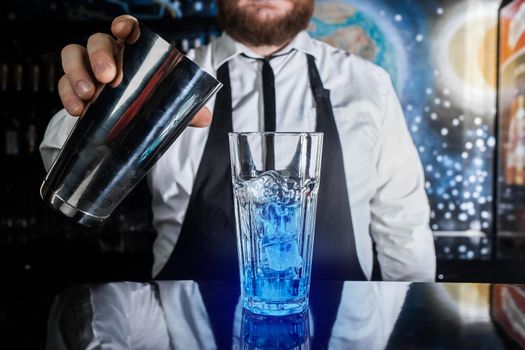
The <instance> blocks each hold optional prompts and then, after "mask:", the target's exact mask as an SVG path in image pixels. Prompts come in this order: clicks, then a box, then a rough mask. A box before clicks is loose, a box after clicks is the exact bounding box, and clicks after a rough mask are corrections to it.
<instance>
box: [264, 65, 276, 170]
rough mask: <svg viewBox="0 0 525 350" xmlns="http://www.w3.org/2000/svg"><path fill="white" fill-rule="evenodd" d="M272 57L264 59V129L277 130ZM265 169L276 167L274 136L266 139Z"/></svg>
mask: <svg viewBox="0 0 525 350" xmlns="http://www.w3.org/2000/svg"><path fill="white" fill-rule="evenodd" d="M270 59H272V57H267V58H265V59H264V60H262V61H263V66H262V81H263V84H262V85H263V102H264V131H275V114H276V112H275V77H274V75H273V70H272V66H271V65H270ZM265 146H266V147H265V148H266V157H265V160H266V161H265V169H274V167H275V154H274V153H275V150H274V142H273V138H272V137H271V136H270V137H268V138H267V139H266V145H265Z"/></svg>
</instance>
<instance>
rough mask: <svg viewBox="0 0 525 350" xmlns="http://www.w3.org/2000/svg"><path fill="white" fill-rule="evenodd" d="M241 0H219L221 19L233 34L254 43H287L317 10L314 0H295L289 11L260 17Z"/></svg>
mask: <svg viewBox="0 0 525 350" xmlns="http://www.w3.org/2000/svg"><path fill="white" fill-rule="evenodd" d="M238 1H239V0H218V13H217V19H218V23H219V26H220V27H221V28H222V30H224V31H225V32H226V33H228V34H229V35H230V36H231V37H232V38H234V39H235V40H237V41H239V42H241V43H243V44H247V45H252V46H274V45H275V46H280V45H284V44H287V43H288V42H290V41H291V40H292V39H293V38H294V37H295V36H296V35H297V34H298V33H299V32H300V31H302V30H304V29H306V27H307V26H308V23H309V22H310V18H311V17H312V14H313V11H314V5H313V0H293V5H294V8H293V9H292V11H289V13H287V14H286V15H283V16H280V17H277V18H267V19H263V20H261V19H259V18H258V17H257V16H254V15H253V13H250V11H249V10H248V11H247V10H246V9H243V8H240V7H239V6H238Z"/></svg>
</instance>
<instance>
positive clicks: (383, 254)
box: [371, 78, 436, 281]
mask: <svg viewBox="0 0 525 350" xmlns="http://www.w3.org/2000/svg"><path fill="white" fill-rule="evenodd" d="M384 81H386V83H383V85H384V90H383V91H384V96H383V100H384V104H383V106H384V109H383V118H382V119H381V123H382V125H380V126H379V128H380V131H379V139H378V140H379V148H378V156H377V163H376V167H377V174H378V179H379V182H378V187H377V191H376V193H375V195H374V197H373V198H372V201H371V215H372V221H371V234H372V237H373V239H374V241H375V244H376V249H377V254H378V260H379V263H380V266H381V272H382V277H383V279H384V280H398V281H433V280H434V279H435V273H436V256H435V249H434V240H433V235H432V232H431V230H430V227H429V218H430V207H429V204H428V198H427V196H426V192H425V180H424V174H423V168H422V165H421V161H420V159H419V155H418V153H417V150H416V147H415V145H414V143H413V141H412V138H411V136H410V134H409V132H408V129H407V125H406V122H405V119H404V116H403V111H402V109H401V106H400V104H399V100H398V98H397V95H396V93H395V91H394V88H393V86H392V84H391V82H390V79H389V78H386V79H385V80H384Z"/></svg>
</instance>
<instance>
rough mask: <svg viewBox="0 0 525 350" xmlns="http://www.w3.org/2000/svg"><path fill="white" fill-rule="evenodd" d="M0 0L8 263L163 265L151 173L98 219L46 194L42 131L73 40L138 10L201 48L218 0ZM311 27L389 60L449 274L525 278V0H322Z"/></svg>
mask: <svg viewBox="0 0 525 350" xmlns="http://www.w3.org/2000/svg"><path fill="white" fill-rule="evenodd" d="M0 6H1V7H2V11H0V42H1V43H2V45H1V46H0V101H1V106H0V125H1V126H0V157H1V162H2V164H3V166H2V169H3V170H2V172H1V176H2V179H1V181H0V198H1V208H2V210H1V212H0V272H1V273H2V275H3V276H6V277H7V279H16V280H29V281H34V280H42V281H55V282H56V286H57V287H56V288H57V289H60V288H62V287H63V286H64V285H67V284H71V283H76V282H85V281H106V280H144V279H148V278H150V276H151V272H150V268H151V263H152V255H151V251H152V248H151V246H152V243H153V240H154V238H155V231H154V230H153V228H152V227H151V224H150V222H151V212H150V208H149V202H150V198H149V193H148V189H147V186H146V184H145V183H142V184H140V185H139V187H138V188H136V189H135V190H134V191H133V192H132V194H131V195H130V196H129V197H128V198H127V199H126V200H125V201H124V202H123V203H122V204H121V206H120V207H119V208H118V210H117V211H116V212H115V213H114V214H113V215H112V217H111V220H109V221H108V222H107V223H106V224H105V225H104V226H102V227H99V228H95V229H93V228H85V227H82V226H78V225H75V224H73V223H71V222H69V221H67V220H66V219H64V218H62V217H61V216H60V215H58V214H57V213H55V212H53V211H51V210H49V209H48V208H46V206H45V204H44V202H43V201H42V200H41V199H40V196H39V187H40V184H41V182H42V180H43V178H44V176H45V172H44V168H43V165H42V161H41V159H40V155H39V152H38V145H39V143H40V141H41V139H42V137H43V133H44V130H45V127H46V125H47V123H48V121H49V119H50V118H51V116H52V115H53V114H54V113H55V112H56V111H58V110H59V109H60V101H59V98H58V94H57V91H56V86H57V81H58V78H59V77H60V76H61V74H62V72H61V70H62V68H61V66H60V61H59V56H60V50H61V48H62V47H63V46H65V45H66V44H68V43H78V44H82V45H84V44H85V43H86V41H87V38H88V36H89V34H90V33H94V32H97V31H102V32H108V31H109V27H110V23H111V19H112V18H113V17H115V16H117V15H120V14H124V13H127V14H131V15H133V16H135V17H137V18H139V19H140V20H141V21H143V22H144V23H146V25H148V26H149V27H151V28H152V29H153V30H155V31H156V32H158V33H159V34H161V35H162V36H163V37H165V38H166V39H168V40H169V41H172V42H173V43H175V45H176V46H177V47H178V48H179V49H180V50H182V51H188V50H189V49H191V48H192V47H197V46H200V45H204V44H206V43H208V42H209V41H210V40H213V38H215V37H217V36H219V35H220V30H219V28H218V27H217V24H216V19H215V16H216V11H217V8H216V2H215V1H214V0H180V1H177V0H175V1H173V0H84V1H81V0H69V1H60V2H59V1H43V0H26V1H11V0H8V1H3V2H2V5H0ZM308 31H309V32H310V34H311V35H312V36H313V37H315V38H318V39H320V40H323V41H325V42H327V43H329V44H331V45H334V46H337V47H340V48H342V49H344V50H347V51H349V52H352V53H353V54H356V55H360V56H362V57H365V58H366V59H369V60H371V61H373V62H375V63H377V64H378V65H380V66H382V67H383V68H385V69H386V70H387V71H388V72H389V73H390V75H391V77H392V80H393V82H394V85H395V87H396V90H397V93H398V95H399V98H400V100H401V103H402V107H403V109H404V112H405V116H406V121H407V123H408V127H409V129H410V132H411V133H412V136H413V138H414V142H415V144H416V146H417V149H418V151H419V154H420V156H421V159H422V161H423V165H424V169H425V176H426V189H427V193H428V196H429V199H430V203H431V207H432V218H431V223H430V224H431V228H432V230H433V232H434V237H435V244H436V250H437V254H438V274H437V276H436V278H437V279H438V280H439V281H475V282H522V283H523V282H525V268H523V267H521V265H523V262H522V260H524V259H525V175H524V173H525V107H524V103H523V99H524V97H525V0H514V1H503V2H502V1H497V0H426V1H410V0H398V1H388V0H366V1H364V0H361V1H359V0H337V1H336V0H317V1H316V10H315V15H314V18H313V20H312V22H311V23H310V26H309V28H308ZM0 316H1V315H0Z"/></svg>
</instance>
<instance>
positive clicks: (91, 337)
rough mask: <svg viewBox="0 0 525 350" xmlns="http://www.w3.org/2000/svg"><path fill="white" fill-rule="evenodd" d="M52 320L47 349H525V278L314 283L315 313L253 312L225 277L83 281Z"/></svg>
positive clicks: (59, 303)
mask: <svg viewBox="0 0 525 350" xmlns="http://www.w3.org/2000/svg"><path fill="white" fill-rule="evenodd" d="M34 293H38V288H37V287H36V286H35V290H34ZM35 295H36V294H35ZM4 302H6V300H5V299H4ZM7 302H9V301H7ZM25 311H26V312H27V311H29V310H25ZM1 317H2V315H0V318H1ZM4 317H6V316H5V315H4ZM9 317H10V316H9V314H8V315H7V318H8V319H7V320H5V321H6V322H5V323H4V325H9V324H10V323H11V326H12V322H10V320H9ZM24 317H27V318H29V317H31V315H30V314H29V313H28V314H27V315H21V316H20V315H19V319H20V318H22V319H23V318H24ZM46 322H47V330H46V329H45V328H46V327H45V326H44V327H43V328H44V329H42V330H37V331H36V333H38V332H45V337H44V338H47V346H48V348H49V349H86V348H89V349H325V348H329V349H367V350H370V349H519V348H521V347H520V344H521V346H522V347H525V285H524V286H519V285H503V284H492V285H491V284H474V283H401V282H313V283H312V289H311V297H310V308H309V310H308V312H306V313H305V314H302V315H295V316H292V317H285V318H261V317H252V316H250V315H249V314H247V313H245V312H243V310H242V308H241V306H240V304H239V288H238V287H237V286H231V285H228V284H223V283H220V282H195V281H162V282H151V283H137V282H118V283H105V284H93V285H78V286H74V287H71V288H68V289H66V290H64V291H63V292H61V293H60V294H59V295H58V296H57V297H56V298H54V303H53V305H52V307H51V309H50V310H49V313H48V314H47V320H46ZM2 328H3V327H2V323H0V334H1V333H3V332H4V331H6V329H8V330H12V327H8V328H4V329H2ZM27 331H29V332H27ZM24 333H25V334H31V333H35V330H32V332H31V331H30V330H25V331H21V332H20V334H21V335H22V336H23V334H24ZM0 344H1V342H0ZM44 347H45V344H41V347H40V346H38V348H44ZM14 348H16V346H15V347H14Z"/></svg>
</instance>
